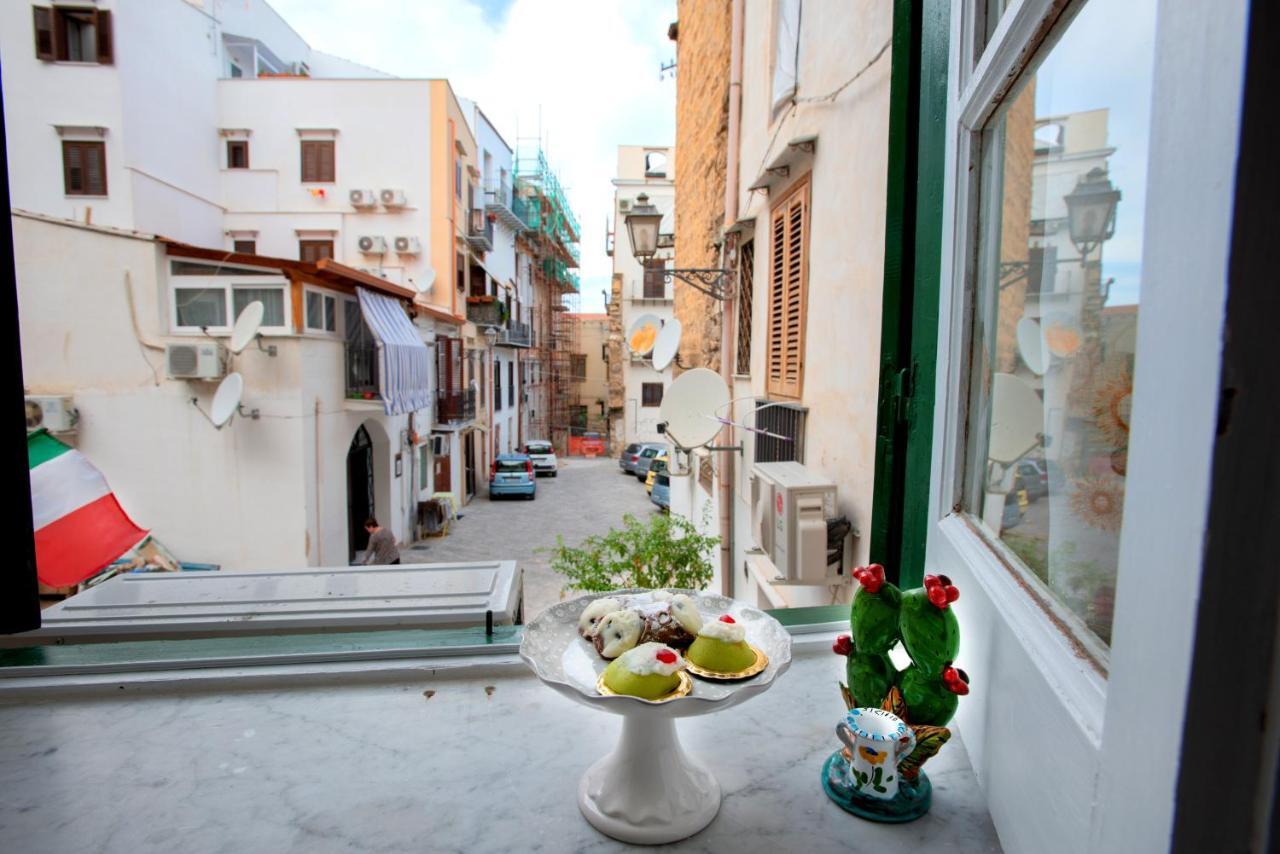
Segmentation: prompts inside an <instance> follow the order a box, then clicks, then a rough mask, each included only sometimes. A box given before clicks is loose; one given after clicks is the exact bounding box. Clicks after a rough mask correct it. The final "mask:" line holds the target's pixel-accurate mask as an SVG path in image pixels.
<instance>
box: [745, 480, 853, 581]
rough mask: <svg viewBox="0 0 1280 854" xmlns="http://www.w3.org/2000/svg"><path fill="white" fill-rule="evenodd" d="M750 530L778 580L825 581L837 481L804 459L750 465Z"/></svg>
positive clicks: (834, 512)
mask: <svg viewBox="0 0 1280 854" xmlns="http://www.w3.org/2000/svg"><path fill="white" fill-rule="evenodd" d="M750 482H751V532H752V535H753V536H754V537H755V541H756V544H757V545H758V546H760V548H761V550H763V551H764V553H765V554H766V555H768V556H769V558H770V559H771V560H772V561H773V565H774V566H775V567H776V568H777V570H778V576H779V579H780V580H783V581H786V582H789V583H792V584H824V583H826V582H827V580H828V579H827V519H828V518H832V517H834V516H835V515H836V485H835V484H834V483H832V482H831V481H830V480H828V479H826V478H825V477H822V476H820V475H818V474H816V473H814V472H812V471H810V470H809V469H807V468H805V467H804V466H803V465H801V464H800V463H795V462H788V463H756V464H755V466H754V467H753V468H752V470H751V475H750Z"/></svg>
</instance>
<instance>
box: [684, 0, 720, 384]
mask: <svg viewBox="0 0 1280 854" xmlns="http://www.w3.org/2000/svg"><path fill="white" fill-rule="evenodd" d="M677 8H678V12H679V22H678V34H677V35H675V38H676V62H677V69H678V73H677V76H676V178H675V184H676V257H675V262H674V266H676V267H719V266H720V264H721V258H720V248H719V243H720V240H721V233H722V230H723V225H724V191H725V176H726V159H727V153H728V132H729V51H730V46H731V45H730V42H731V36H732V26H731V25H732V21H731V19H730V3H729V0H679V4H678V7H677ZM720 312H721V303H719V302H717V301H716V300H713V299H711V298H710V297H708V296H705V295H703V294H701V293H699V292H698V291H696V290H694V289H693V288H692V287H690V286H688V285H686V284H684V283H682V282H678V281H677V282H676V283H675V316H676V319H677V320H679V321H680V323H681V326H682V327H683V334H682V336H681V341H680V367H682V368H691V367H707V368H711V369H712V370H716V371H718V370H719V369H720ZM676 370H677V371H678V370H680V368H676Z"/></svg>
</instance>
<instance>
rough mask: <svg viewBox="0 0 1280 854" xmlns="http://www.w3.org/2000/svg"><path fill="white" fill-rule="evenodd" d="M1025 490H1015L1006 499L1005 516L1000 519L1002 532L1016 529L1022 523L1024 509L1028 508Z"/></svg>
mask: <svg viewBox="0 0 1280 854" xmlns="http://www.w3.org/2000/svg"><path fill="white" fill-rule="evenodd" d="M1026 500H1027V493H1026V491H1025V490H1021V489H1013V490H1010V491H1009V494H1008V495H1006V496H1005V497H1004V514H1003V515H1002V516H1001V517H1000V530H1002V531H1007V530H1009V529H1010V528H1016V527H1017V526H1018V524H1019V523H1021V522H1022V512H1023V508H1025V507H1026Z"/></svg>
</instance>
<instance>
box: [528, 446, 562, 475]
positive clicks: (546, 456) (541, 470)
mask: <svg viewBox="0 0 1280 854" xmlns="http://www.w3.org/2000/svg"><path fill="white" fill-rule="evenodd" d="M524 452H525V453H526V454H528V455H529V459H531V460H533V471H534V473H535V474H539V475H542V474H549V475H551V476H552V477H555V476H556V470H557V469H558V468H559V467H560V463H559V461H557V460H556V449H555V448H554V447H553V446H552V444H551V443H550V442H548V441H545V440H543V439H532V440H530V441H528V442H525V443H524Z"/></svg>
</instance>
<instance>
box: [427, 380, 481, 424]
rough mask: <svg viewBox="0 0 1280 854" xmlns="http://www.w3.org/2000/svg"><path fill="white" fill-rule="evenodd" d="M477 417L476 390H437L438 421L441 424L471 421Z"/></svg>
mask: <svg viewBox="0 0 1280 854" xmlns="http://www.w3.org/2000/svg"><path fill="white" fill-rule="evenodd" d="M475 417H476V390H475V389H473V388H472V389H467V390H466V391H446V390H444V389H441V390H440V391H438V392H436V421H437V422H439V423H441V424H446V423H449V422H462V421H471V420H472V419H474V418H475Z"/></svg>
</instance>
